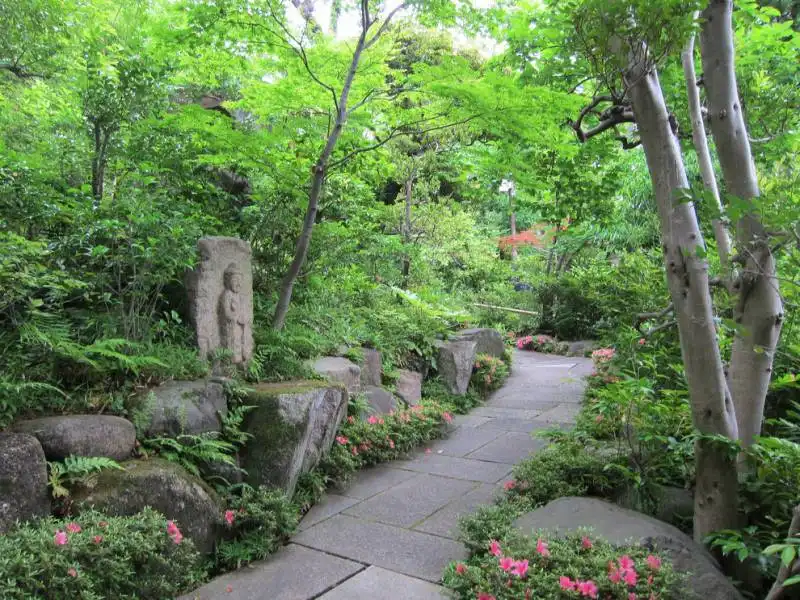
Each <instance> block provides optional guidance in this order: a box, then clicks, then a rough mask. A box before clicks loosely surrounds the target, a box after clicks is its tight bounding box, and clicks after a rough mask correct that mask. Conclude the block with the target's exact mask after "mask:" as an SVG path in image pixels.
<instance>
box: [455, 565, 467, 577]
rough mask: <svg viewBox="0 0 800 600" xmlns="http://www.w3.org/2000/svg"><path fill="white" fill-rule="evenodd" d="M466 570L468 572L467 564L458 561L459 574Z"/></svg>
mask: <svg viewBox="0 0 800 600" xmlns="http://www.w3.org/2000/svg"><path fill="white" fill-rule="evenodd" d="M466 572H467V566H466V565H465V564H464V563H458V564H457V565H456V573H458V574H459V575H463V574H464V573H466Z"/></svg>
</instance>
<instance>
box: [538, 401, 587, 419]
mask: <svg viewBox="0 0 800 600" xmlns="http://www.w3.org/2000/svg"><path fill="white" fill-rule="evenodd" d="M580 412H581V406H580V404H566V403H565V404H559V405H558V406H556V407H555V408H553V409H551V410H548V411H546V412H543V413H542V414H541V415H539V420H541V421H547V422H548V423H574V422H575V418H576V417H577V416H578V413H580Z"/></svg>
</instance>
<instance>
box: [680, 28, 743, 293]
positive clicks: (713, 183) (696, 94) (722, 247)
mask: <svg viewBox="0 0 800 600" xmlns="http://www.w3.org/2000/svg"><path fill="white" fill-rule="evenodd" d="M697 15H698V13H695V19H697ZM681 61H682V62H683V75H684V78H685V79H686V93H687V96H688V99H689V117H690V118H691V120H692V142H694V150H695V153H696V154H697V162H698V164H699V165H700V175H701V177H702V178H703V185H704V186H705V188H706V189H707V190H708V191H709V192H710V193H711V195H712V196H713V198H714V202H715V208H716V210H717V214H718V215H719V216H718V217H717V218H716V219H713V220H712V225H713V227H714V239H715V240H716V242H717V252H718V253H719V264H720V267H721V269H722V276H723V278H724V279H725V281H729V280H730V275H731V269H730V255H731V238H730V236H729V235H728V230H727V229H726V227H725V223H724V222H723V221H722V214H723V208H722V202H721V200H720V197H719V188H718V187H717V179H716V177H715V176H714V166H713V165H712V163H711V152H709V150H708V139H707V137H706V129H705V125H704V124H703V115H702V112H701V110H700V88H699V87H698V85H697V75H696V74H695V71H694V35H692V36H691V37H690V38H689V41H688V42H687V44H686V48H685V49H684V51H683V53H682V54H681Z"/></svg>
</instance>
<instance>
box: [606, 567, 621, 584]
mask: <svg viewBox="0 0 800 600" xmlns="http://www.w3.org/2000/svg"><path fill="white" fill-rule="evenodd" d="M608 580H609V581H610V582H611V583H619V582H620V581H622V575H621V574H620V572H619V569H618V568H617V566H616V565H615V564H614V563H613V562H609V563H608Z"/></svg>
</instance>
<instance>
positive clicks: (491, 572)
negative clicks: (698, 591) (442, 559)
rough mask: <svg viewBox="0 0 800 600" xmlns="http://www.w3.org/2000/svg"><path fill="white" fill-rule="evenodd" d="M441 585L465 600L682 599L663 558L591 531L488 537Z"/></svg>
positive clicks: (676, 580) (452, 566) (677, 582)
mask: <svg viewBox="0 0 800 600" xmlns="http://www.w3.org/2000/svg"><path fill="white" fill-rule="evenodd" d="M444 584H445V585H446V586H447V587H448V588H450V589H451V590H453V591H454V592H455V593H456V595H457V596H458V598H462V599H464V600H466V599H469V600H473V599H475V598H478V599H479V600H504V599H506V600H521V599H522V598H525V599H527V600H532V599H534V598H535V599H536V600H567V599H569V598H574V599H579V598H602V599H603V600H612V599H613V600H616V599H619V600H635V599H641V600H648V599H653V600H654V599H656V598H658V599H660V600H668V599H670V598H674V599H676V600H677V599H678V598H682V597H684V596H683V595H682V591H681V587H680V580H679V577H678V576H677V575H676V573H675V572H674V570H673V569H672V566H671V564H670V562H669V561H668V560H667V559H666V558H664V557H663V556H661V555H660V554H658V553H657V552H652V551H650V550H648V549H646V548H643V547H641V546H623V547H616V546H613V545H612V544H609V543H608V542H605V541H603V540H601V539H597V538H594V537H592V535H591V533H590V532H579V533H572V534H569V535H567V536H565V537H553V536H552V534H550V533H547V532H537V533H534V535H533V536H530V537H528V536H523V535H521V534H520V533H519V532H517V531H514V532H511V533H509V534H508V535H507V536H506V537H504V538H503V539H502V540H500V541H498V540H486V543H485V544H484V545H483V547H482V550H481V551H480V552H477V553H475V554H474V555H473V556H472V557H471V558H470V559H469V560H468V561H466V562H457V563H451V564H450V565H449V566H448V567H447V569H446V571H445V574H444Z"/></svg>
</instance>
